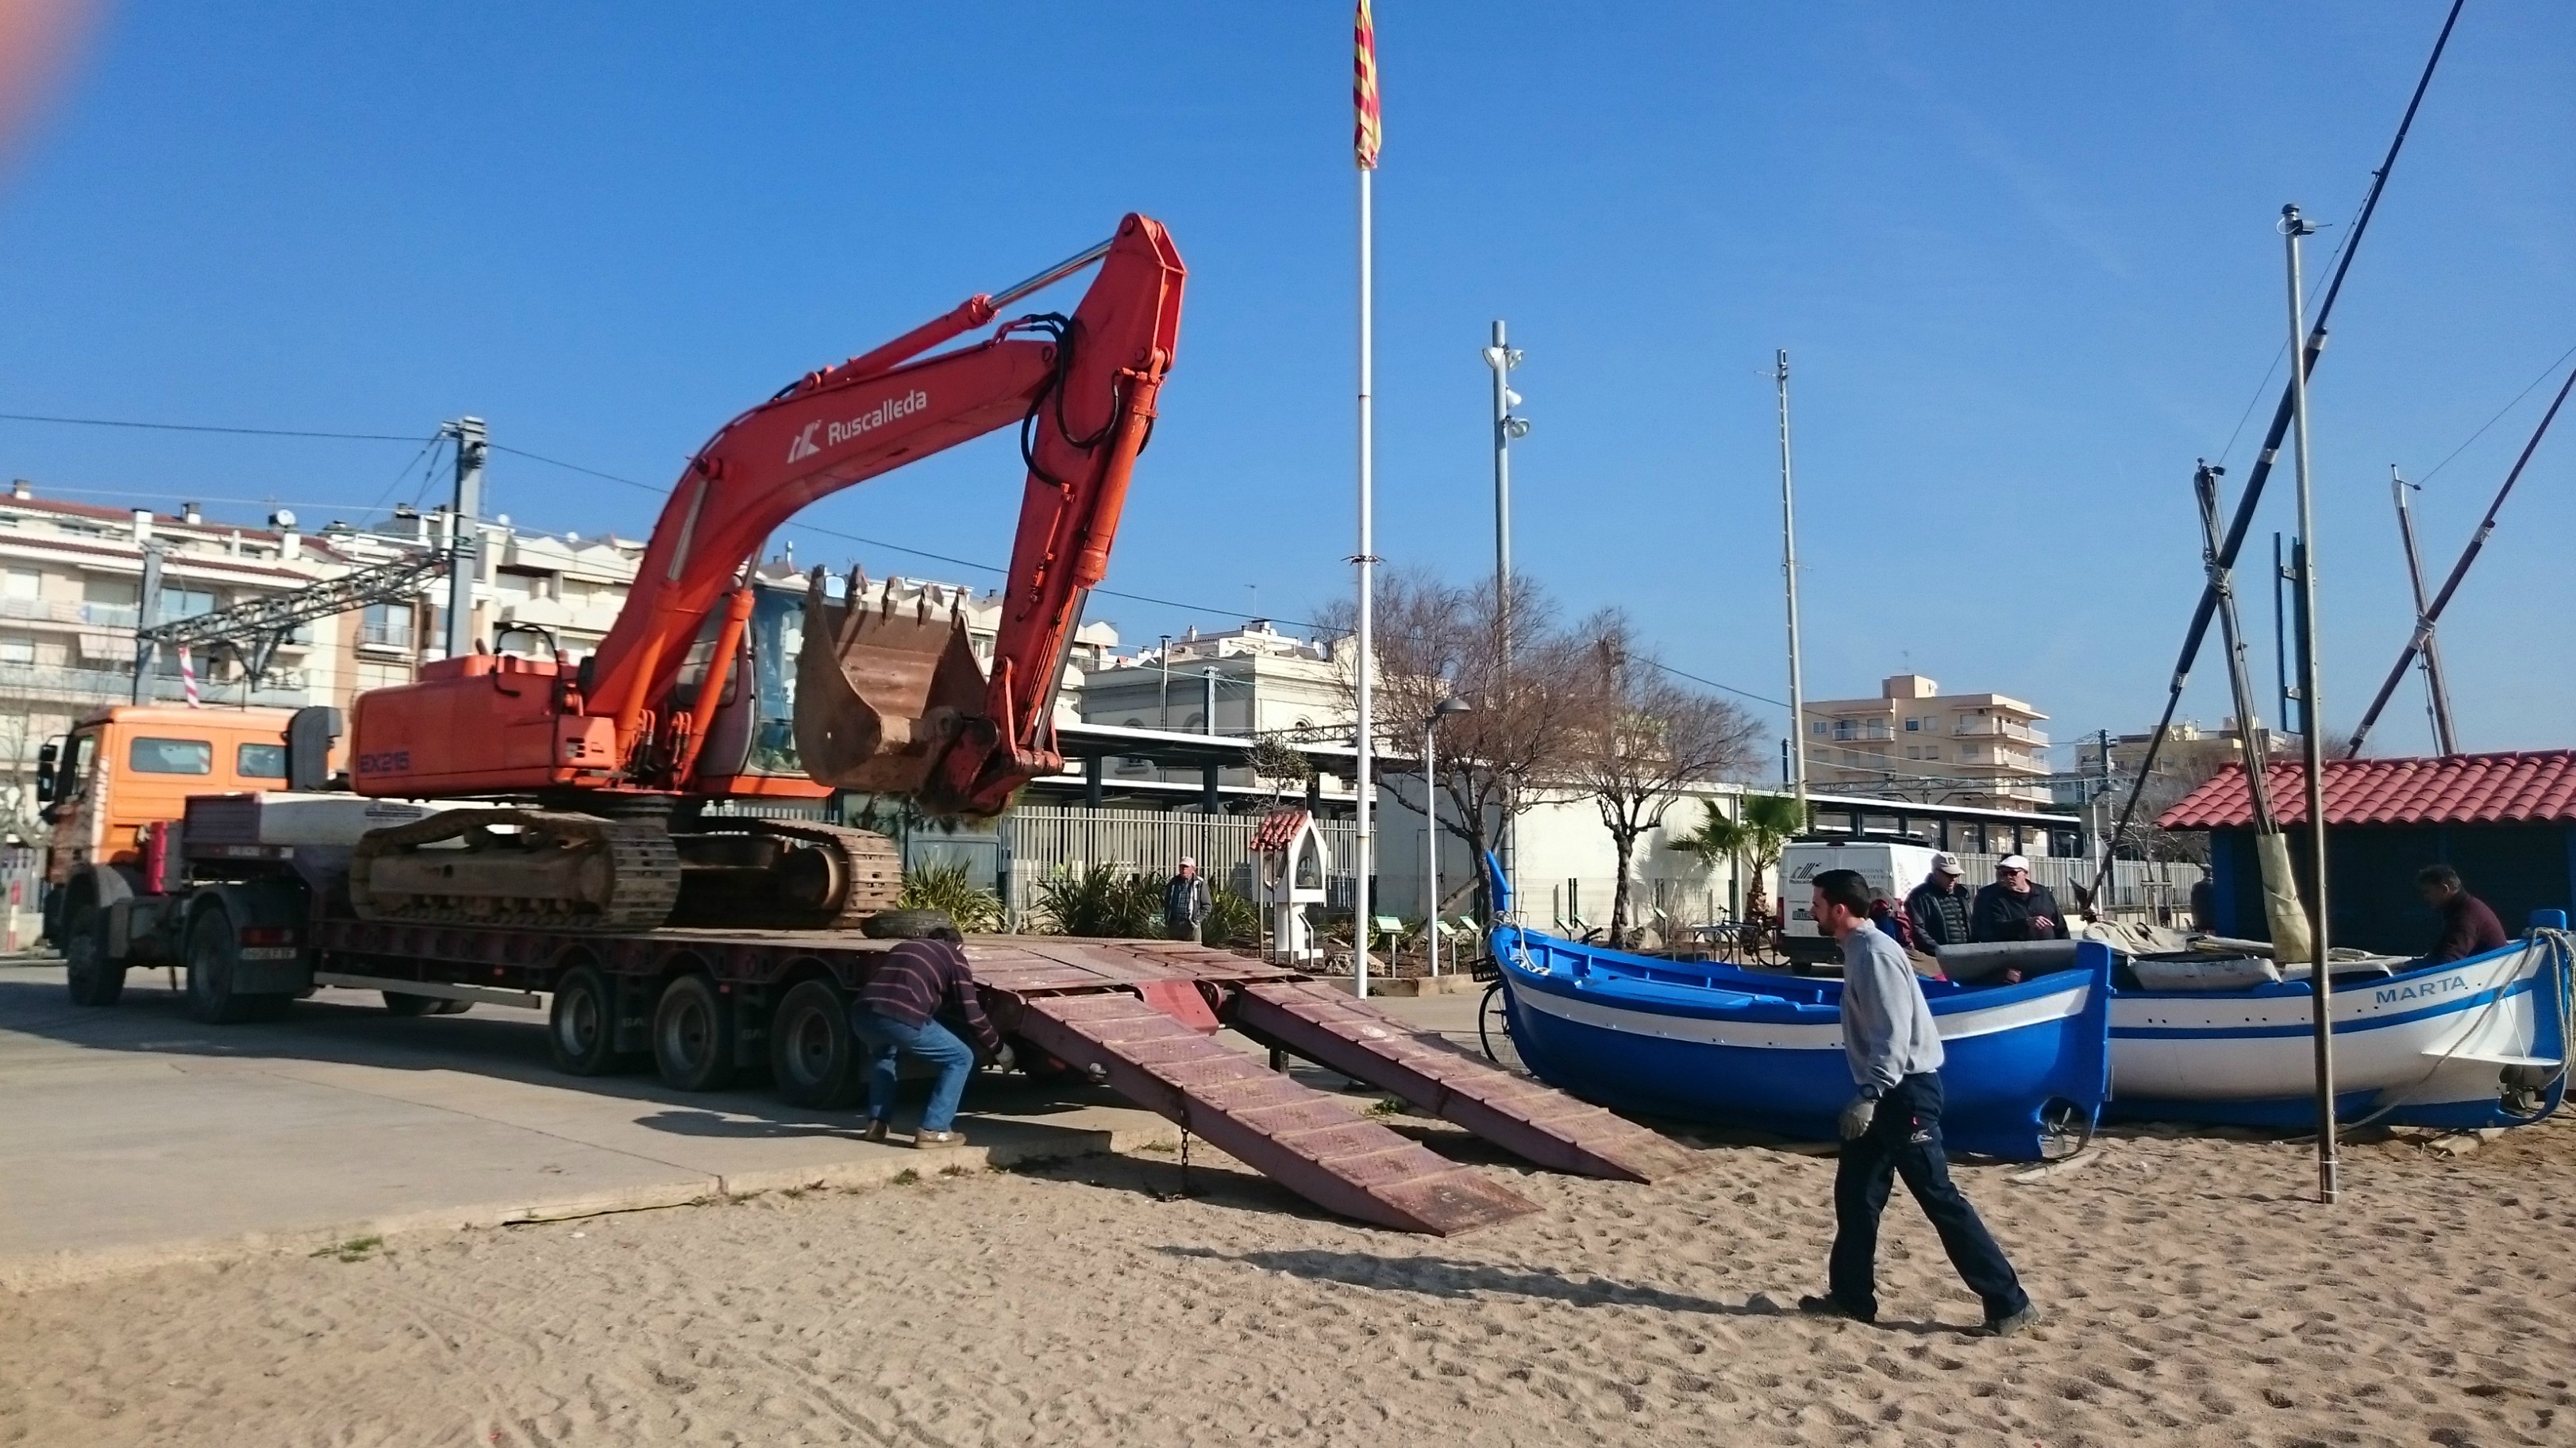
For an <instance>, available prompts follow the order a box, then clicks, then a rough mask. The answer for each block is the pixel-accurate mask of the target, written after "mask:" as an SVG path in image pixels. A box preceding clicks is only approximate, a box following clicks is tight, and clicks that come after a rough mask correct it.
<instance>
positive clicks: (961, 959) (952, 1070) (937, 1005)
mask: <svg viewBox="0 0 2576 1448" xmlns="http://www.w3.org/2000/svg"><path fill="white" fill-rule="evenodd" d="M963 944H964V939H963V937H961V936H960V935H958V933H957V931H956V930H955V929H954V928H953V927H948V928H942V929H939V930H935V931H933V932H931V934H930V935H929V937H928V938H926V939H921V940H907V941H904V942H903V943H902V944H900V945H897V946H896V947H895V948H894V949H892V950H889V951H887V952H886V953H885V954H883V955H881V956H879V957H877V964H876V967H875V969H873V970H871V971H869V972H868V978H867V981H866V983H865V984H863V985H861V986H860V987H859V998H858V999H857V1000H855V1001H853V1002H851V1003H850V1033H851V1034H852V1035H854V1036H856V1037H858V1039H859V1041H860V1042H861V1044H862V1045H864V1046H865V1047H866V1049H867V1053H868V1130H867V1139H868V1140H870V1141H883V1140H885V1139H886V1130H887V1126H888V1123H889V1122H890V1121H891V1120H892V1118H893V1116H894V1090H895V1067H896V1065H897V1064H898V1063H899V1062H900V1061H901V1059H902V1058H903V1057H905V1056H910V1057H912V1058H913V1059H915V1060H917V1061H922V1062H926V1063H928V1064H929V1065H930V1066H931V1068H932V1069H934V1070H936V1071H937V1072H938V1073H939V1075H938V1079H936V1080H935V1081H933V1082H932V1083H931V1087H930V1102H929V1104H928V1105H926V1106H924V1107H923V1108H922V1110H921V1125H920V1127H919V1128H918V1129H917V1130H915V1131H914V1132H913V1134H912V1144H913V1145H914V1146H916V1147H921V1148H925V1149H927V1148H931V1147H942V1146H958V1145H961V1144H963V1141H964V1138H963V1137H960V1136H959V1135H958V1134H957V1132H956V1131H955V1130H953V1129H952V1127H953V1125H954V1123H955V1122H956V1120H957V1103H958V1101H959V1100H960V1099H961V1098H962V1097H964V1096H965V1094H966V1078H967V1077H969V1076H971V1075H973V1074H974V1072H975V1062H976V1059H977V1057H978V1056H979V1055H980V1056H981V1057H983V1058H984V1059H987V1060H991V1061H992V1062H994V1064H996V1065H998V1066H1000V1067H1002V1068H1003V1069H1006V1070H1007V1069H1009V1067H1010V1064H1011V1061H1010V1051H1009V1048H1008V1047H1006V1046H1004V1045H1003V1044H1002V1037H1001V1033H1000V1032H998V1031H995V1030H994V1029H993V1023H992V1022H991V1021H989V1020H986V1019H985V1018H984V1003H983V1002H982V1000H980V999H979V998H977V996H976V994H975V977H974V975H973V974H972V973H971V972H970V971H969V970H968V969H967V967H966V952H965V950H964V949H963V948H962V946H963ZM943 1015H945V1016H950V1017H953V1018H954V1019H955V1020H956V1022H957V1023H958V1025H960V1026H962V1027H963V1028H964V1029H965V1031H966V1032H967V1034H968V1035H971V1036H973V1037H974V1038H975V1039H974V1044H972V1045H969V1044H967V1042H966V1041H965V1040H964V1039H963V1038H962V1037H960V1036H959V1035H958V1033H957V1031H955V1030H953V1029H951V1028H950V1027H949V1026H948V1025H947V1024H945V1023H943V1022H942V1021H941V1020H940V1017H941V1016H943Z"/></svg>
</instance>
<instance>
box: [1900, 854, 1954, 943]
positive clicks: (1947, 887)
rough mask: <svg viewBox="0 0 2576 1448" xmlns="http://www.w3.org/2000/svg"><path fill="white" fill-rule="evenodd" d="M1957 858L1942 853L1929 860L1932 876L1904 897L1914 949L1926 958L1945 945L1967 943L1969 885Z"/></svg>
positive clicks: (1927, 877)
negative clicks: (1961, 875) (1910, 922)
mask: <svg viewBox="0 0 2576 1448" xmlns="http://www.w3.org/2000/svg"><path fill="white" fill-rule="evenodd" d="M1961 873H1962V872H1961V871H1960V869H1959V857H1958V856H1956V855H1954V854H1951V853H1950V852H1949V851H1947V850H1944V851H1942V852H1941V853H1939V854H1937V855H1934V856H1933V857H1932V873H1931V874H1929V875H1926V876H1924V877H1923V883H1922V884H1920V885H1917V886H1915V887H1914V893H1913V894H1911V895H1908V896H1906V897H1905V916H1906V918H1907V919H1908V920H1910V921H1912V922H1913V924H1914V947H1915V949H1917V950H1921V951H1923V952H1925V953H1926V954H1929V953H1932V952H1935V951H1938V950H1939V949H1940V948H1941V947H1942V946H1945V945H1965V944H1967V943H1968V883H1967V881H1965V880H1962V879H1961V878H1959V877H1960V874H1961Z"/></svg>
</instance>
